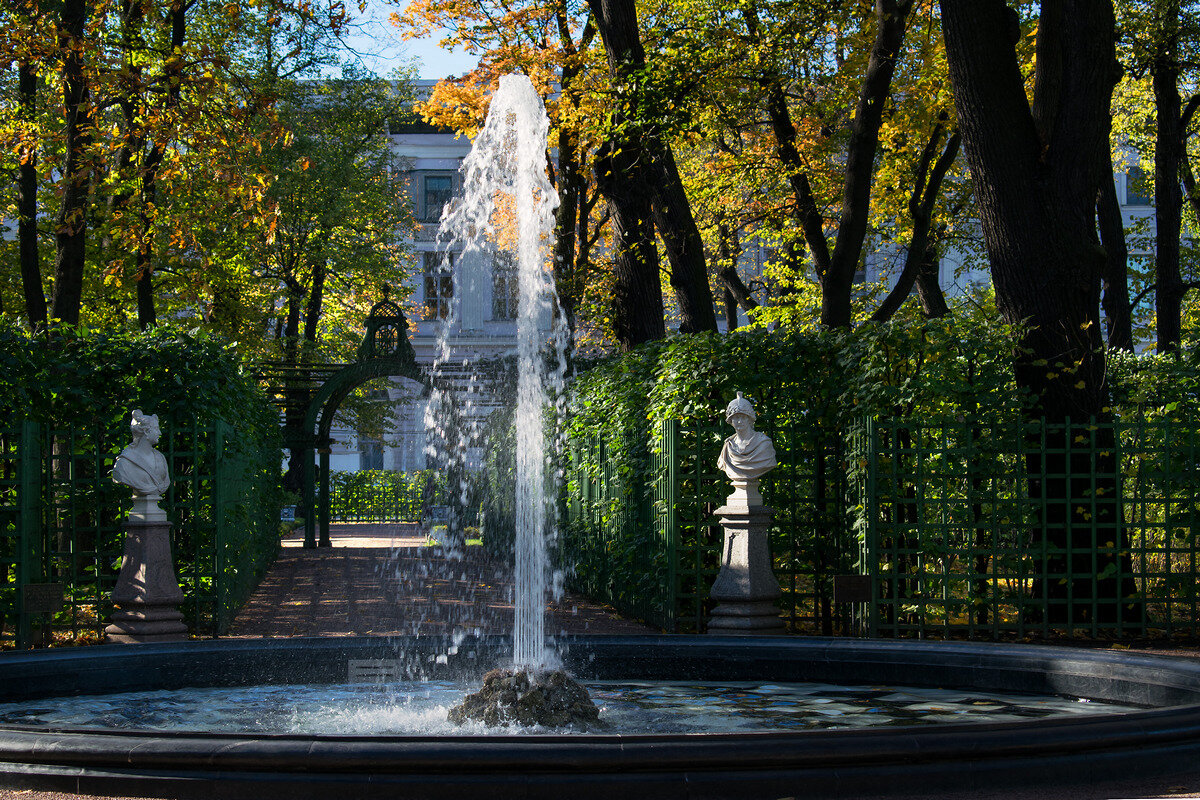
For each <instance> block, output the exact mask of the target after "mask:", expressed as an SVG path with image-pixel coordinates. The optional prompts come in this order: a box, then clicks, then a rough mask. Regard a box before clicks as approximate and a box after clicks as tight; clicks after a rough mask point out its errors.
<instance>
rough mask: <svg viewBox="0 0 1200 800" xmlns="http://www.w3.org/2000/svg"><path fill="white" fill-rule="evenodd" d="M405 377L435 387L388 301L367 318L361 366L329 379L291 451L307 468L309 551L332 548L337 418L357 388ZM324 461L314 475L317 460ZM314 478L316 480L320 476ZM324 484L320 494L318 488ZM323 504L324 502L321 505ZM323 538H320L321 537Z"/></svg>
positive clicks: (360, 349)
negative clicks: (332, 476)
mask: <svg viewBox="0 0 1200 800" xmlns="http://www.w3.org/2000/svg"><path fill="white" fill-rule="evenodd" d="M388 377H404V378H411V379H412V380H414V381H416V382H418V383H420V384H421V385H422V387H425V388H427V387H428V386H429V379H428V377H427V376H426V375H425V374H424V373H423V372H422V370H421V368H420V367H419V366H417V359H416V353H415V351H414V350H413V346H412V342H410V341H409V340H408V320H407V319H406V318H405V316H404V312H402V311H401V310H400V307H399V306H397V305H396V304H395V303H394V302H392V301H391V300H390V299H388V289H387V287H385V288H384V299H383V300H381V301H380V302H378V303H376V304H375V305H374V306H373V307H372V308H371V311H370V313H369V314H367V321H366V332H365V333H364V334H363V340H362V344H360V345H359V347H358V360H357V361H355V362H354V363H352V364H347V365H345V366H343V367H341V368H340V369H338V370H337V371H336V372H334V373H333V374H332V375H330V376H329V377H327V378H326V379H325V380H324V382H322V383H321V385H320V387H319V388H317V389H316V391H315V392H314V393H313V395H312V397H311V398H310V399H309V400H308V403H307V409H306V411H305V414H304V422H303V426H302V428H301V429H300V432H299V435H293V437H292V441H291V442H290V445H291V447H292V453H293V455H294V456H295V455H298V456H299V458H300V464H301V476H302V477H301V480H302V489H301V491H302V496H301V499H300V509H301V510H302V513H303V514H304V546H305V547H329V546H330V541H329V448H330V445H331V444H332V442H333V440H332V438H330V435H329V433H330V430H331V429H332V427H333V418H334V414H336V413H337V410H338V407H339V406H340V405H341V404H342V401H344V400H345V399H346V397H348V396H349V394H350V393H351V392H352V391H354V390H355V389H356V388H357V387H359V386H361V385H362V384H364V383H366V382H367V381H369V380H372V379H374V378H388ZM318 456H319V458H320V466H319V468H318V469H316V470H314V466H316V465H314V463H313V460H314V458H315V457H318ZM314 472H315V473H316V474H314ZM318 482H319V483H320V493H319V494H318V492H317V484H318ZM318 498H319V502H318ZM318 534H319V536H318Z"/></svg>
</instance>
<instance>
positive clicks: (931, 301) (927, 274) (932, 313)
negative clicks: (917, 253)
mask: <svg viewBox="0 0 1200 800" xmlns="http://www.w3.org/2000/svg"><path fill="white" fill-rule="evenodd" d="M917 299H918V300H920V301H921V313H922V314H924V315H925V316H926V317H928V318H929V319H936V318H938V317H944V316H946V315H947V314H949V313H950V307H949V306H948V305H946V295H945V293H943V292H942V285H941V283H940V282H939V281H938V249H937V245H936V244H934V243H933V242H930V244H929V247H927V248H926V249H925V258H923V259H921V269H920V270H918V272H917Z"/></svg>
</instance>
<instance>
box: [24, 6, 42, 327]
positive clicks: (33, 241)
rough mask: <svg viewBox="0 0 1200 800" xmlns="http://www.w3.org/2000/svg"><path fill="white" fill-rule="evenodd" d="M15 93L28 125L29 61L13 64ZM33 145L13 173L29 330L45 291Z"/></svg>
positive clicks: (31, 100)
mask: <svg viewBox="0 0 1200 800" xmlns="http://www.w3.org/2000/svg"><path fill="white" fill-rule="evenodd" d="M30 5H31V8H30V19H31V20H36V19H37V17H38V3H37V0H32V1H31V4H30ZM17 93H18V96H19V102H20V107H21V116H22V117H23V118H24V119H25V121H26V122H27V123H28V124H30V125H32V124H33V123H34V122H35V121H36V120H37V68H36V66H35V65H34V64H33V63H32V62H30V61H21V62H20V63H19V64H18V65H17ZM37 158H38V151H37V144H36V143H35V142H29V143H28V146H27V148H26V149H25V150H23V151H22V153H21V164H20V170H19V174H18V176H17V246H18V251H19V254H20V255H19V259H20V262H21V289H22V291H23V294H24V296H25V316H26V317H27V318H28V320H29V327H30V329H32V330H37V329H38V328H43V327H45V325H46V294H45V290H44V289H43V288H42V267H41V259H40V258H39V256H38V235H37V209H38V203H37V186H38V175H37Z"/></svg>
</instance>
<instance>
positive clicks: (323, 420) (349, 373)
mask: <svg viewBox="0 0 1200 800" xmlns="http://www.w3.org/2000/svg"><path fill="white" fill-rule="evenodd" d="M390 377H400V378H411V379H412V380H414V381H416V382H418V383H420V384H421V385H422V386H424V387H426V388H428V386H429V379H428V378H427V376H426V375H425V374H424V373H423V372H422V371H421V368H420V367H418V366H417V364H416V362H414V361H410V360H408V359H404V358H373V359H371V360H369V361H360V362H358V363H357V364H349V365H347V366H345V367H342V368H341V369H340V370H338V371H337V372H335V373H333V375H331V376H330V377H329V378H328V379H327V380H326V381H325V383H324V384H322V385H321V388H320V389H318V390H317V392H316V394H314V395H313V397H312V400H310V401H309V404H308V413H307V414H305V417H304V432H305V433H306V434H311V433H314V430H313V429H314V427H316V431H315V434H316V440H317V442H318V443H319V444H322V445H323V444H324V443H325V442H326V441H327V440H328V439H329V431H330V430H331V429H332V427H333V415H334V414H335V413H337V410H338V407H339V406H341V404H342V401H343V400H345V399H346V398H347V397H348V396H349V395H350V393H351V392H352V391H354V390H355V389H356V388H358V387H359V386H361V385H363V384H364V383H366V382H367V381H369V380H373V379H375V378H390ZM318 425H319V427H317V426H318Z"/></svg>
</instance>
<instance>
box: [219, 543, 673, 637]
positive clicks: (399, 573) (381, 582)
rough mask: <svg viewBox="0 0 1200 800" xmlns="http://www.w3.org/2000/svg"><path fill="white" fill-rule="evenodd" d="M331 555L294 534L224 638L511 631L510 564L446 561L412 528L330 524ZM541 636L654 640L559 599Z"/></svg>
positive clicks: (477, 552)
mask: <svg viewBox="0 0 1200 800" xmlns="http://www.w3.org/2000/svg"><path fill="white" fill-rule="evenodd" d="M329 533H330V541H331V543H332V544H333V547H332V548H329V549H318V550H311V549H310V550H306V549H304V548H303V547H302V546H301V545H302V544H303V539H302V537H301V536H300V535H299V534H294V535H293V536H291V537H289V538H288V539H286V540H285V541H284V547H283V550H282V552H281V553H280V555H279V558H278V559H277V560H276V561H275V564H274V565H273V566H272V567H271V570H270V572H269V573H268V574H267V577H266V578H265V579H264V580H263V582H262V584H261V585H260V586H259V587H258V589H257V590H256V591H255V593H254V594H253V595H252V596H251V598H250V600H249V602H248V603H247V604H246V606H245V608H243V609H242V610H241V612H240V613H239V614H238V616H237V618H236V619H235V620H234V621H233V624H232V626H231V627H230V630H229V633H228V634H227V636H229V637H233V638H262V637H284V636H359V635H376V636H383V635H396V634H415V633H421V634H437V633H453V632H454V631H455V630H462V631H466V632H468V633H470V632H478V633H509V632H510V631H511V630H512V619H513V605H512V596H513V582H512V568H511V565H509V564H506V563H502V562H499V561H496V560H493V559H490V558H488V557H487V554H486V553H484V552H483V548H482V547H478V546H470V547H468V548H467V553H466V555H465V556H464V557H463V558H462V559H460V560H455V561H451V560H449V559H447V558H445V556H444V555H443V554H442V552H441V550H440V548H436V547H428V546H426V545H425V543H424V538H423V537H422V536H420V535H419V534H418V531H417V527H416V525H411V524H409V525H405V524H338V525H331V526H330V531H329ZM548 612H549V617H548V619H547V623H546V631H547V633H549V634H552V635H553V634H558V633H607V634H653V633H657V632H658V631H657V630H655V629H653V628H650V627H648V626H646V625H643V624H641V623H639V622H636V621H634V620H630V619H627V618H624V617H622V616H620V615H619V614H617V613H616V612H615V611H613V610H612V609H610V608H607V607H605V606H602V605H598V604H596V603H591V602H588V601H586V600H584V599H583V598H580V597H575V596H572V595H565V596H564V597H563V599H562V600H561V601H559V602H557V603H551V604H550V606H549V608H548Z"/></svg>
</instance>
